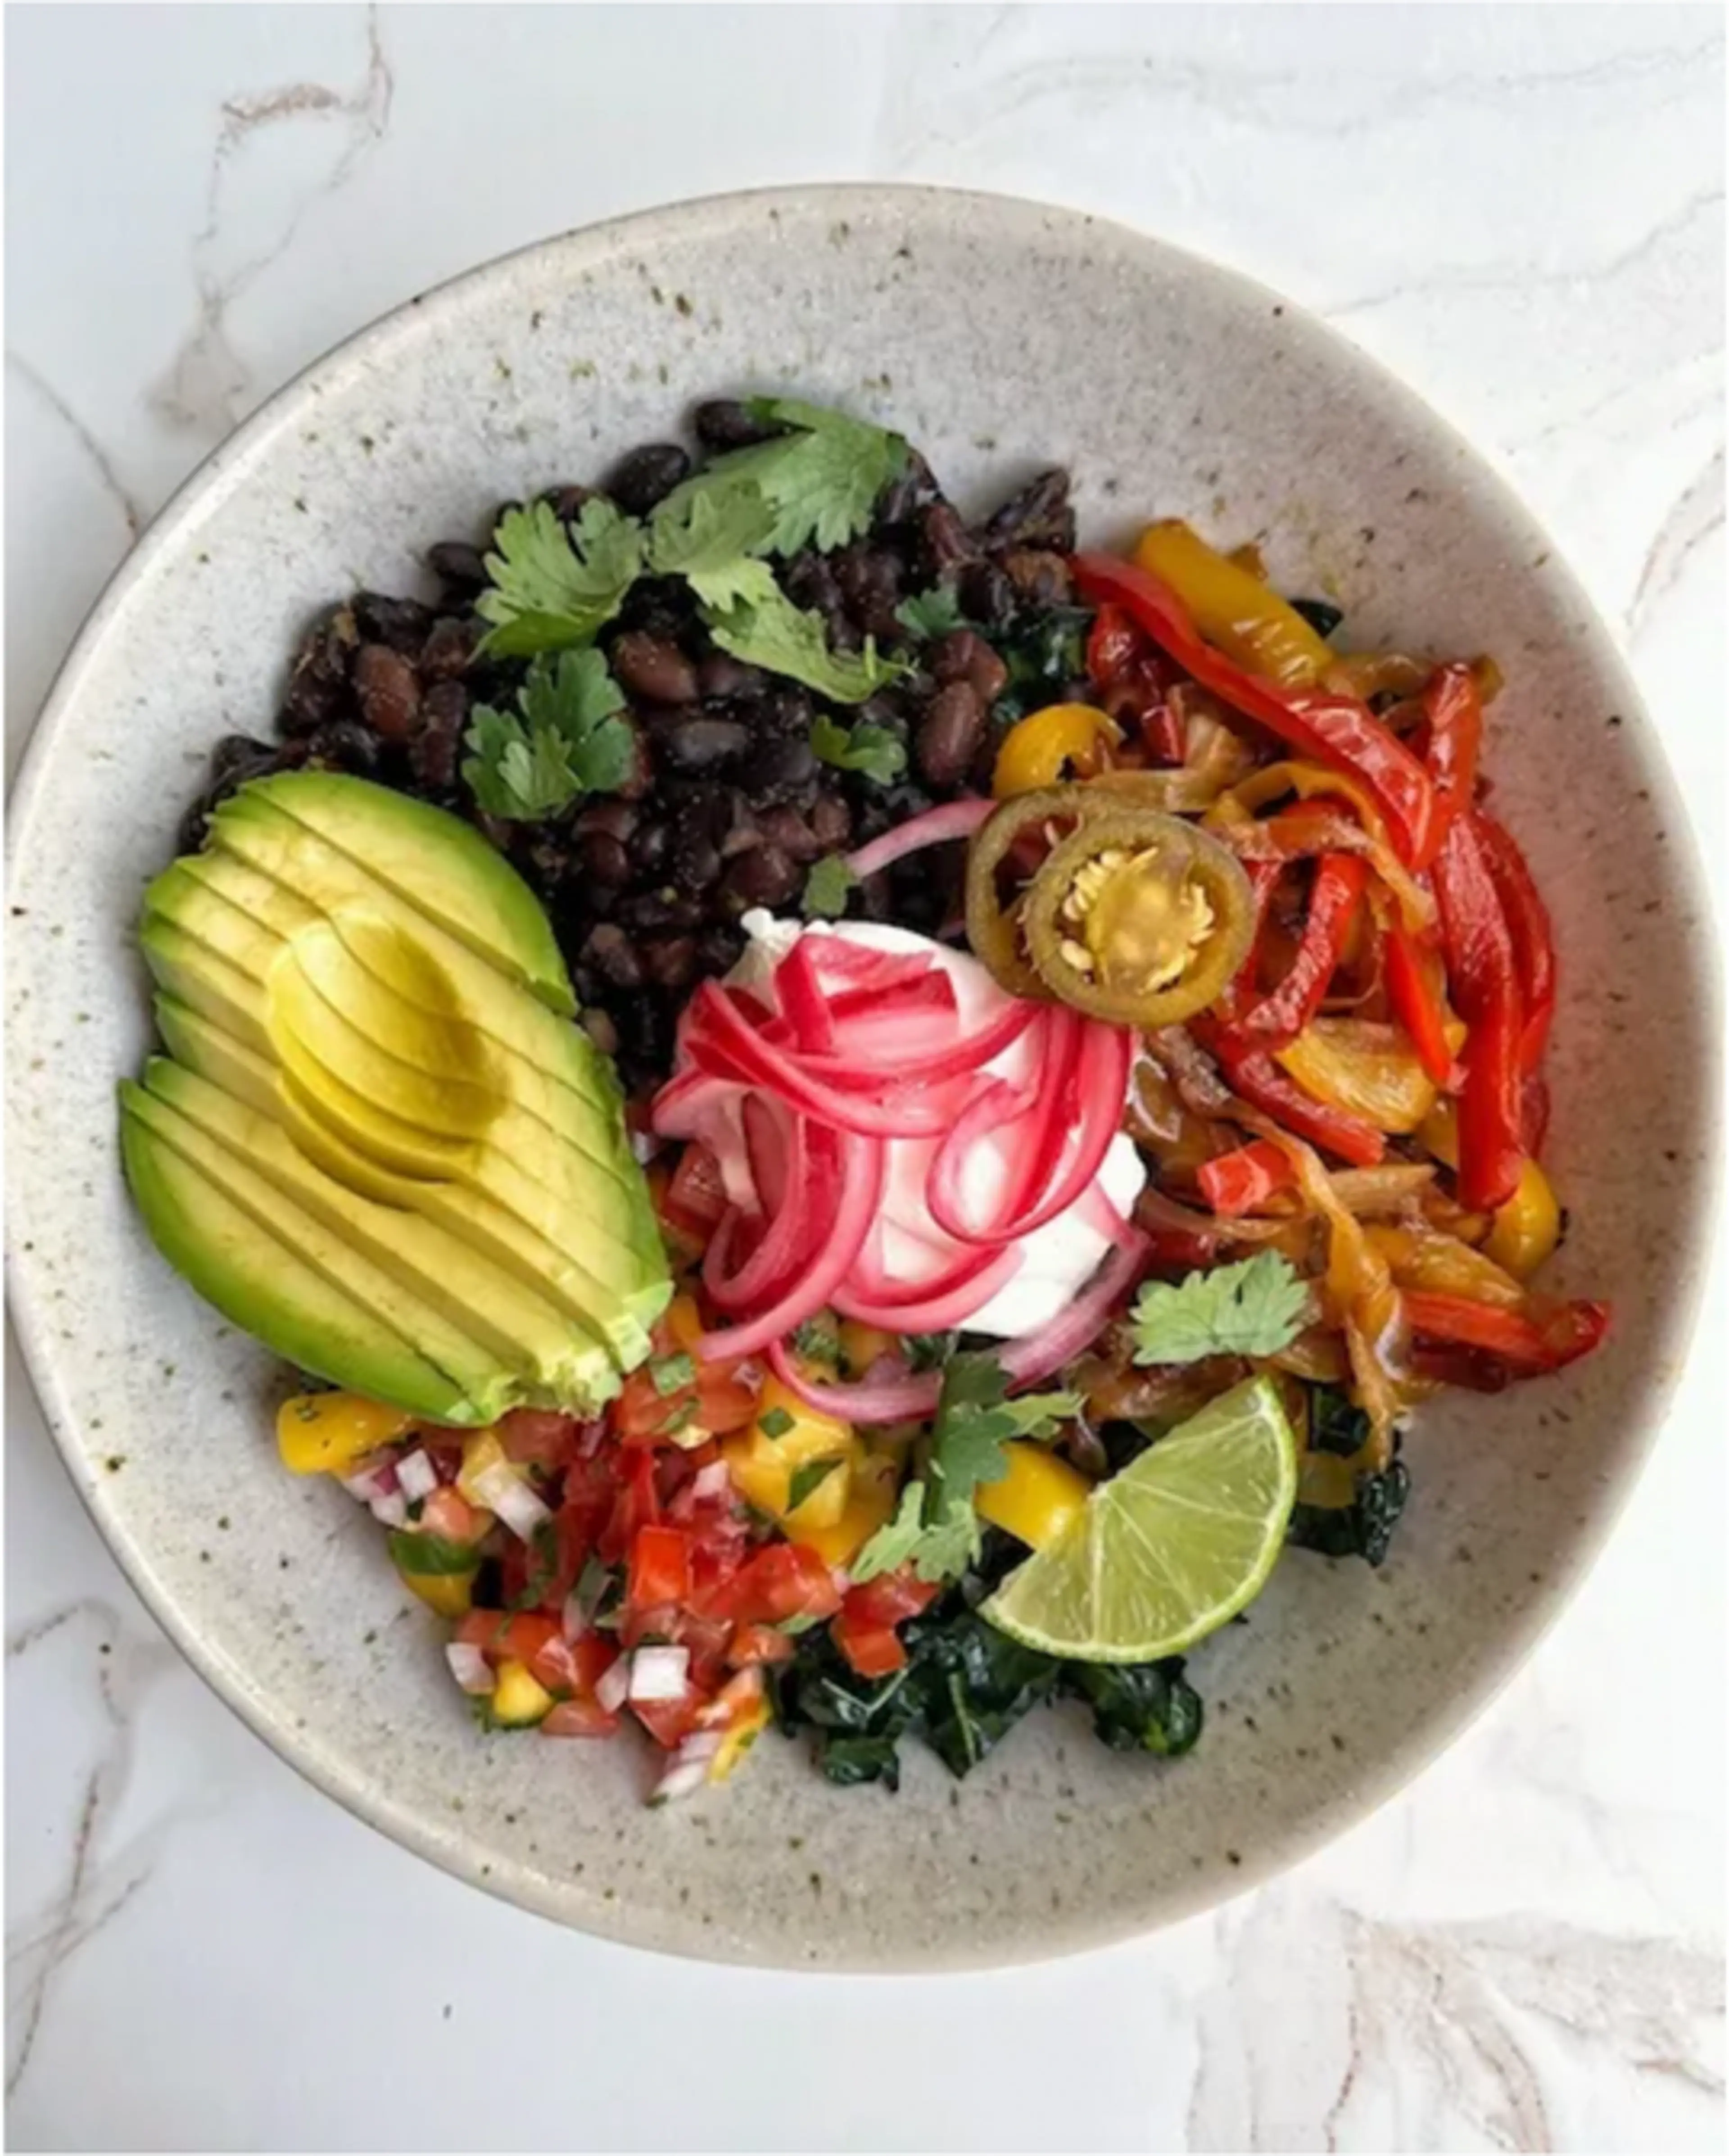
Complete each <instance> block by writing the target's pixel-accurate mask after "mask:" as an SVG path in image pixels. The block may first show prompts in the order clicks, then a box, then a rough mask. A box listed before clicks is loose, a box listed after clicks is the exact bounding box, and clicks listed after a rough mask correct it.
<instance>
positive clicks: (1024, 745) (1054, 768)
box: [991, 704, 1122, 801]
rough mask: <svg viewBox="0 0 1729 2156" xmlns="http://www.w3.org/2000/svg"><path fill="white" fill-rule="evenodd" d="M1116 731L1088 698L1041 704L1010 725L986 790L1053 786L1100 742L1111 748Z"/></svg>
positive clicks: (1002, 795)
mask: <svg viewBox="0 0 1729 2156" xmlns="http://www.w3.org/2000/svg"><path fill="white" fill-rule="evenodd" d="M1121 739H1122V731H1121V728H1120V727H1119V726H1117V724H1116V721H1115V720H1114V719H1113V718H1112V717H1111V714H1110V713H1109V712H1108V711H1099V710H1096V709H1095V707H1094V706H1092V705H1091V704H1047V705H1046V706H1044V710H1043V711H1031V712H1029V714H1028V715H1027V716H1026V717H1025V718H1024V719H1022V720H1020V721H1018V723H1017V724H1016V725H1014V726H1011V727H1010V728H1009V730H1008V732H1007V733H1006V734H1005V735H1004V736H1003V746H1002V747H1000V748H999V749H998V752H997V764H996V770H995V772H994V773H993V777H992V780H991V791H992V793H994V794H995V795H996V797H997V798H998V800H999V801H1007V800H1008V799H1010V798H1012V797H1013V795H1015V794H1017V793H1033V792H1034V791H1035V790H1037V789H1038V788H1041V787H1046V786H1054V785H1056V784H1057V783H1059V781H1060V780H1061V779H1063V778H1065V777H1066V776H1068V773H1069V767H1070V766H1071V765H1073V764H1077V763H1080V762H1082V761H1083V759H1085V758H1089V757H1091V755H1092V754H1093V753H1094V752H1095V751H1096V749H1097V747H1098V746H1099V744H1100V743H1101V742H1108V743H1109V744H1110V745H1111V747H1113V748H1114V747H1116V745H1117V743H1118V742H1121Z"/></svg>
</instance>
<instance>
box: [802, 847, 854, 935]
mask: <svg viewBox="0 0 1729 2156" xmlns="http://www.w3.org/2000/svg"><path fill="white" fill-rule="evenodd" d="M858 885H859V879H858V878H857V876H855V875H854V874H853V872H852V870H850V869H849V867H848V866H847V865H846V859H845V856H844V855H841V854H829V855H826V856H825V857H824V858H823V860H820V861H818V863H817V864H816V865H815V866H814V867H813V869H812V870H811V872H810V874H809V875H808V876H807V877H806V878H805V879H804V912H805V915H806V916H807V918H810V917H814V918H816V919H818V920H821V921H839V918H840V916H842V914H844V912H845V911H846V902H847V901H848V899H849V898H850V897H851V896H852V895H853V893H854V891H856V890H857V889H858Z"/></svg>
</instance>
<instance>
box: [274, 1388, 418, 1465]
mask: <svg viewBox="0 0 1729 2156" xmlns="http://www.w3.org/2000/svg"><path fill="white" fill-rule="evenodd" d="M413 1427H414V1418H413V1415H411V1414H404V1413H403V1410H402V1409H400V1408H389V1407H386V1406H384V1405H383V1404H382V1402H380V1401H378V1400H368V1399H362V1397H361V1396H360V1394H358V1393H297V1394H295V1397H294V1398H293V1399H289V1400H285V1401H284V1402H283V1403H282V1405H281V1406H280V1408H279V1409H277V1411H276V1450H278V1451H279V1452H280V1454H281V1455H282V1464H283V1466H285V1467H286V1468H287V1469H288V1471H289V1472H290V1474H293V1475H346V1474H349V1473H350V1472H351V1471H352V1470H353V1468H354V1467H355V1466H356V1465H357V1462H358V1461H360V1460H364V1459H365V1458H366V1456H367V1454H368V1453H371V1452H376V1451H377V1450H378V1448H379V1447H380V1446H381V1445H392V1444H394V1443H395V1441H396V1440H397V1439H398V1438H399V1437H404V1436H406V1435H408V1432H409V1431H410V1430H412V1429H413Z"/></svg>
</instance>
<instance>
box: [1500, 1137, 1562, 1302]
mask: <svg viewBox="0 0 1729 2156" xmlns="http://www.w3.org/2000/svg"><path fill="white" fill-rule="evenodd" d="M1560 1240H1561V1207H1560V1205H1559V1204H1558V1203H1557V1199H1556V1196H1555V1190H1554V1186H1553V1184H1552V1183H1551V1182H1550V1181H1549V1178H1548V1177H1547V1175H1545V1174H1544V1173H1543V1171H1542V1168H1539V1167H1538V1165H1537V1163H1536V1162H1535V1161H1534V1160H1527V1161H1526V1163H1525V1165H1524V1167H1523V1168H1521V1169H1520V1171H1519V1187H1518V1188H1517V1189H1516V1191H1515V1192H1514V1193H1513V1194H1512V1196H1511V1198H1510V1199H1508V1200H1507V1202H1506V1204H1505V1205H1503V1206H1502V1207H1501V1209H1500V1211H1499V1212H1498V1213H1496V1216H1495V1224H1494V1226H1493V1227H1492V1228H1490V1230H1489V1236H1488V1240H1487V1241H1486V1242H1485V1244H1484V1245H1483V1254H1484V1255H1485V1257H1489V1258H1492V1259H1493V1260H1495V1262H1496V1265H1502V1266H1505V1267H1506V1270H1507V1271H1508V1272H1510V1273H1511V1274H1512V1275H1513V1276H1514V1278H1515V1279H1516V1280H1521V1281H1522V1280H1529V1279H1530V1277H1531V1275H1532V1274H1533V1273H1534V1272H1535V1271H1536V1270H1537V1268H1538V1266H1539V1265H1542V1264H1544V1263H1545V1262H1546V1261H1547V1260H1548V1259H1549V1258H1550V1257H1552V1255H1554V1250H1555V1245H1557V1243H1558V1242H1559V1241H1560Z"/></svg>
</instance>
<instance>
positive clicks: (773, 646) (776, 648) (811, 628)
mask: <svg viewBox="0 0 1729 2156" xmlns="http://www.w3.org/2000/svg"><path fill="white" fill-rule="evenodd" d="M746 567H747V568H751V569H754V570H757V571H760V572H761V573H760V575H758V576H757V577H755V578H754V580H753V581H752V583H750V584H748V585H747V586H746V587H744V588H741V591H740V593H739V594H738V595H737V596H736V597H735V598H733V599H732V600H731V602H730V603H728V604H727V605H726V606H724V607H715V606H706V607H705V608H703V610H702V618H703V619H704V620H705V622H706V623H707V624H708V630H709V634H710V635H711V636H712V637H713V638H714V639H715V641H716V644H719V645H720V647H721V649H722V650H723V651H729V652H731V654H732V656H733V657H734V658H735V659H741V660H743V661H744V662H745V664H746V665H747V666H761V667H762V668H763V669H764V670H765V671H767V672H768V673H770V674H782V675H786V676H787V678H788V680H793V681H802V682H803V685H804V686H805V687H806V688H807V689H814V690H816V692H817V694H818V696H826V697H827V698H828V699H829V702H830V703H831V704H862V703H863V702H864V700H865V698H866V697H867V696H875V694H876V692H877V690H879V689H883V688H886V687H887V686H888V685H889V683H890V682H891V681H898V680H900V678H901V676H902V675H904V674H905V673H906V667H905V666H903V665H901V663H900V660H898V659H885V658H883V657H881V656H880V654H879V653H878V651H877V648H876V642H875V638H873V637H869V636H867V637H866V638H865V639H864V649H862V650H861V651H836V650H834V649H833V648H832V647H831V646H830V644H829V632H828V629H827V628H826V627H825V626H824V624H823V617H822V616H821V615H820V614H819V613H806V612H805V610H804V609H803V608H802V607H798V606H795V605H794V604H793V602H792V600H791V599H789V598H788V597H787V595H786V593H784V592H783V591H782V589H781V588H780V586H779V585H778V584H777V583H776V582H775V581H774V578H773V577H772V575H771V574H770V572H769V571H768V569H767V567H766V566H765V565H764V564H762V562H754V563H748V564H746Z"/></svg>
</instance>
